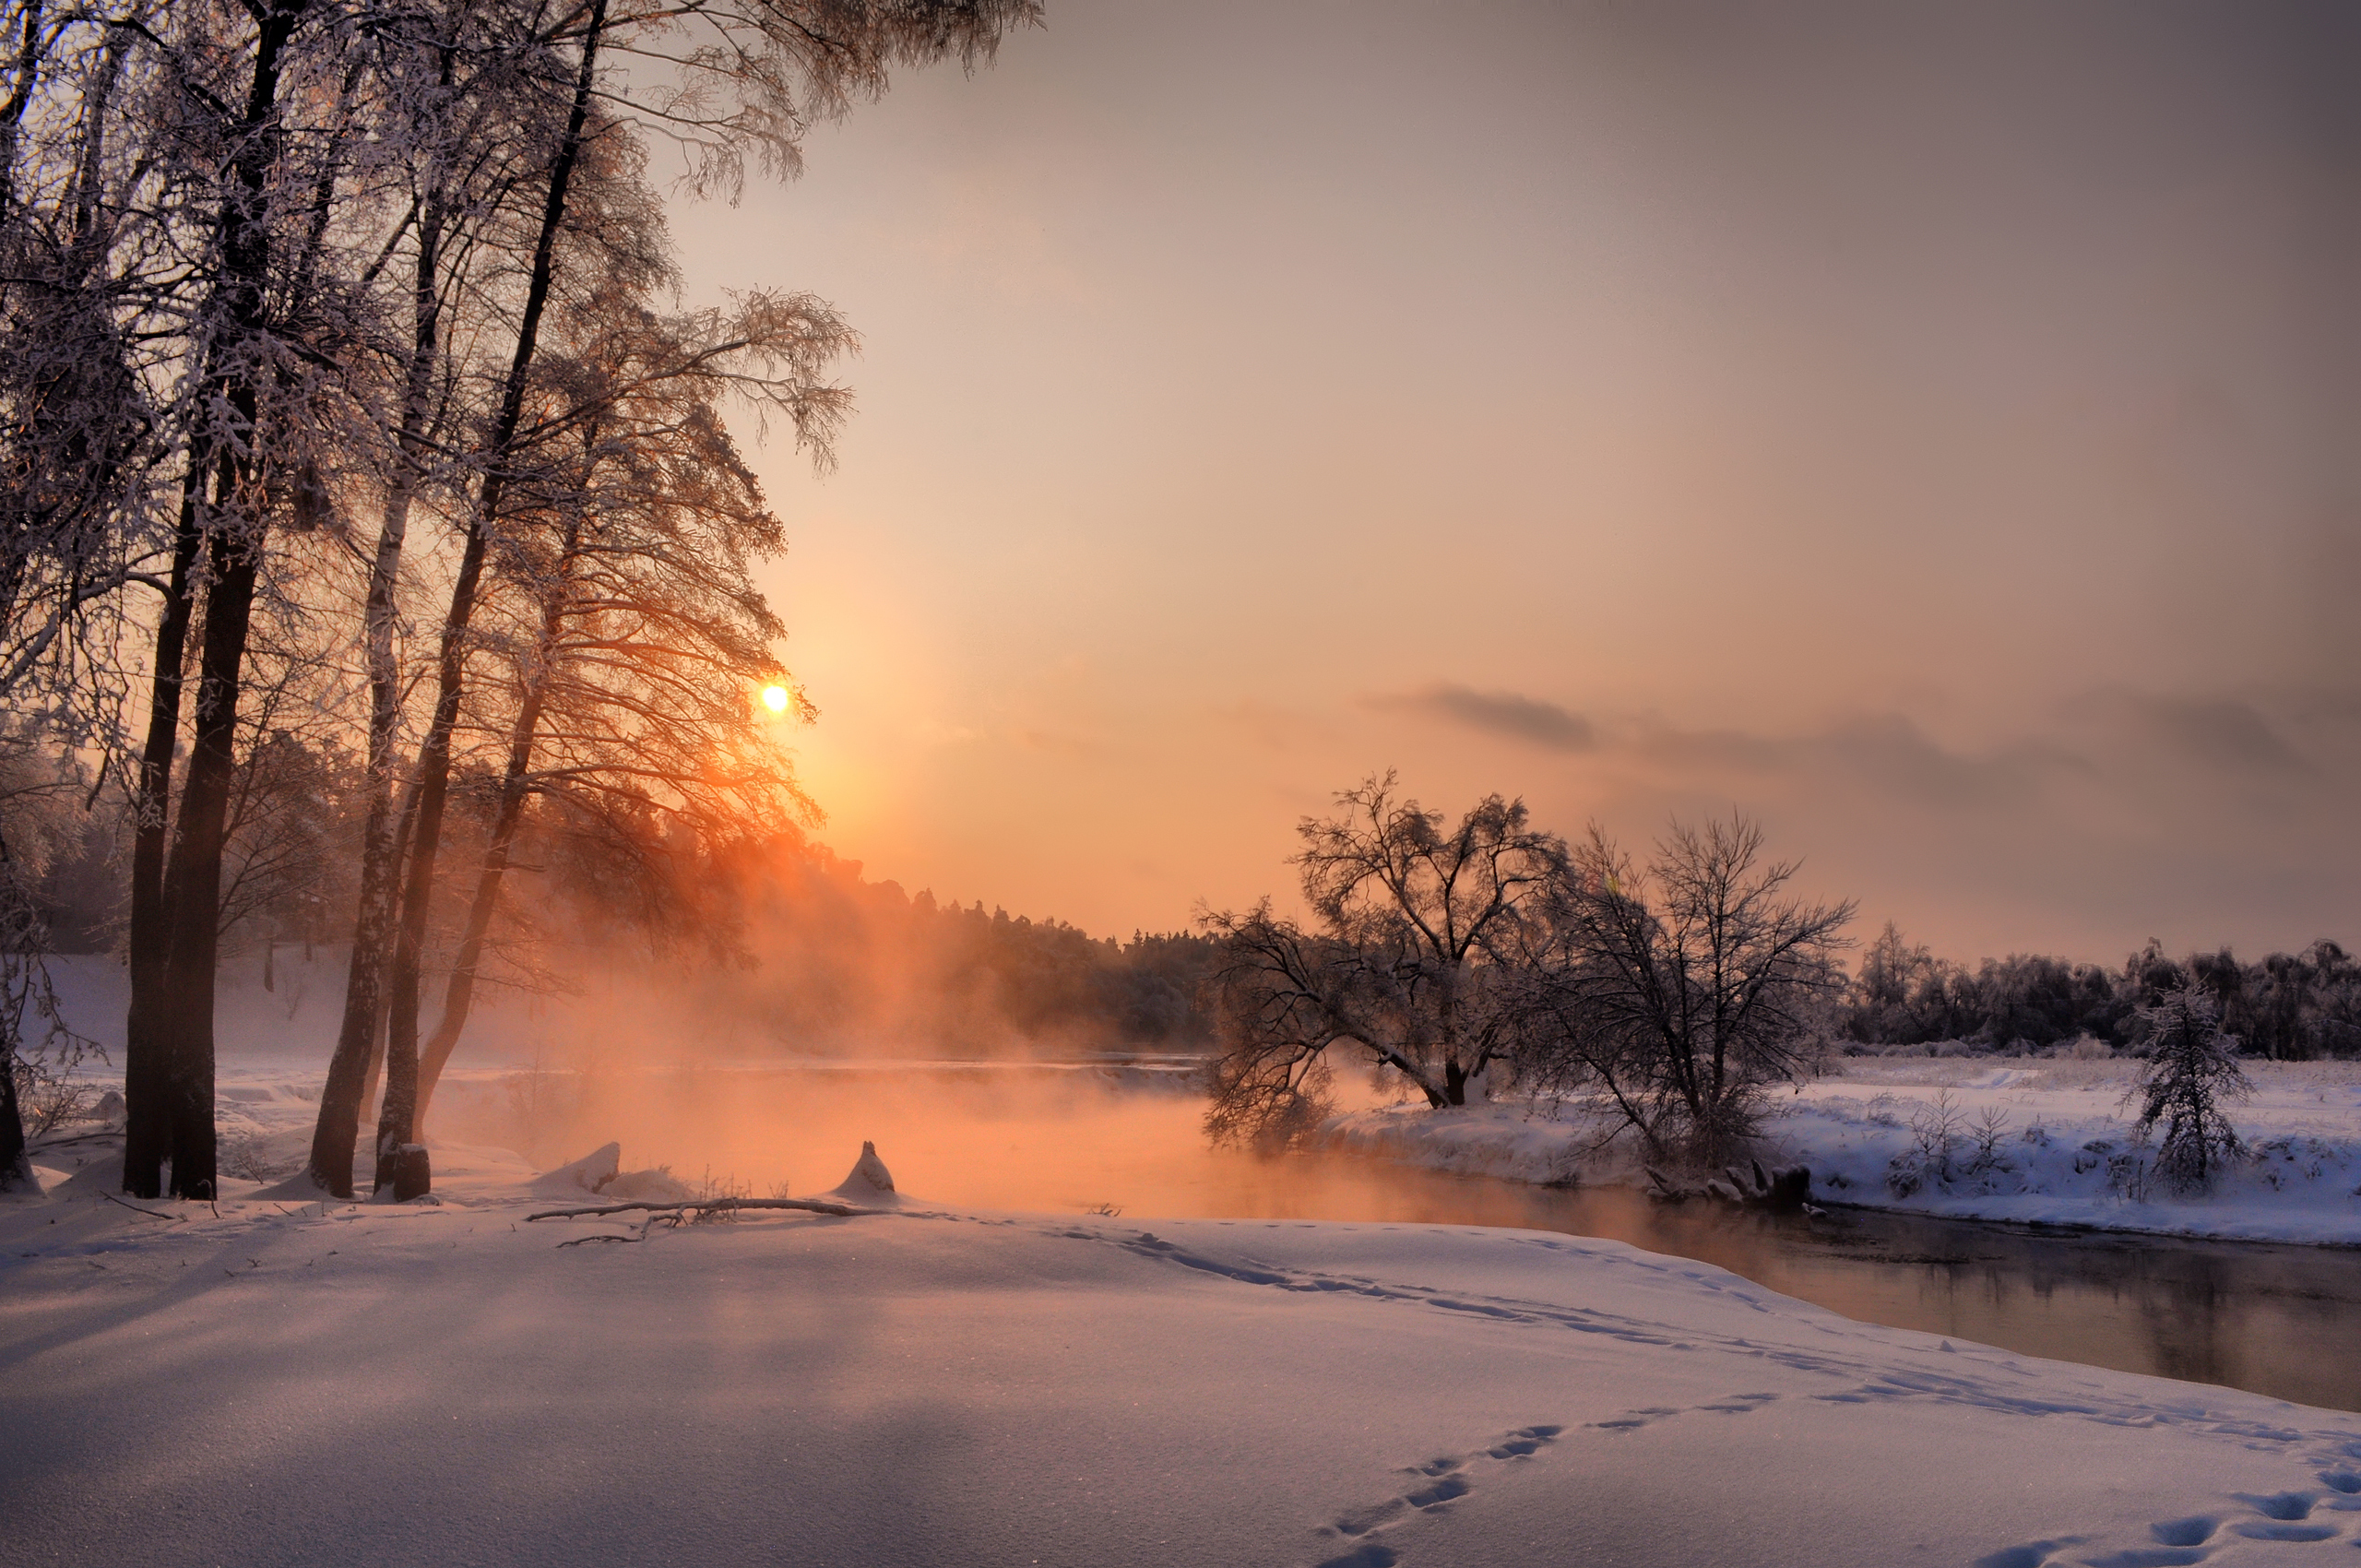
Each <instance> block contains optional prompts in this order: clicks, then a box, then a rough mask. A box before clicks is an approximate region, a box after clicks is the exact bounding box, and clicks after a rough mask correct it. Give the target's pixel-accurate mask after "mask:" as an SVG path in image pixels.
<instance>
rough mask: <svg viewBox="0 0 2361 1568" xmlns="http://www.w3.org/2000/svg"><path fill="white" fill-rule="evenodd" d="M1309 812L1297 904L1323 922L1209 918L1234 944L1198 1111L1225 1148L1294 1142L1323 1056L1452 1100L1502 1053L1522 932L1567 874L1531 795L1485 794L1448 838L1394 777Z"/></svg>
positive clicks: (1210, 926) (1267, 913)
mask: <svg viewBox="0 0 2361 1568" xmlns="http://www.w3.org/2000/svg"><path fill="white" fill-rule="evenodd" d="M1336 803H1337V804H1338V805H1339V806H1341V807H1343V808H1344V809H1343V811H1342V813H1341V814H1338V815H1336V816H1334V817H1306V818H1305V819H1304V820H1303V822H1302V823H1301V825H1300V826H1299V827H1298V828H1297V832H1298V833H1299V834H1300V835H1301V836H1302V837H1303V845H1304V847H1303V850H1302V852H1301V853H1300V854H1299V855H1297V856H1296V857H1295V863H1296V864H1297V865H1298V866H1299V867H1301V868H1302V873H1303V895H1304V900H1305V902H1306V903H1308V904H1310V905H1311V911H1312V916H1313V919H1314V921H1315V922H1316V924H1315V926H1314V928H1313V929H1312V930H1311V931H1306V930H1304V929H1303V928H1302V927H1300V926H1299V925H1298V924H1297V923H1296V922H1295V921H1290V920H1286V919H1284V918H1281V917H1279V916H1277V915H1275V914H1274V913H1273V912H1272V910H1271V907H1270V904H1269V902H1268V900H1265V901H1264V903H1262V904H1261V905H1258V906H1257V907H1256V908H1255V909H1252V910H1250V911H1248V912H1247V913H1245V914H1243V915H1239V914H1231V913H1228V912H1226V911H1225V912H1223V913H1219V914H1213V915H1208V916H1206V917H1205V918H1204V922H1203V923H1204V928H1205V930H1206V931H1207V932H1210V933H1211V934H1213V935H1215V936H1216V937H1218V938H1220V939H1221V941H1222V944H1223V960H1222V965H1221V968H1220V970H1219V971H1218V976H1217V980H1216V987H1217V992H1218V995H1219V1008H1218V1020H1219V1021H1218V1024H1217V1028H1218V1029H1219V1031H1220V1038H1221V1041H1222V1046H1223V1053H1222V1056H1221V1059H1220V1060H1219V1061H1218V1062H1217V1063H1216V1065H1215V1068H1214V1103H1213V1108H1212V1110H1211V1111H1208V1112H1207V1115H1206V1119H1205V1125H1206V1130H1207V1131H1208V1132H1210V1133H1211V1134H1213V1136H1214V1137H1215V1138H1216V1140H1224V1139H1234V1138H1244V1137H1253V1138H1258V1139H1260V1138H1271V1137H1285V1136H1287V1135H1288V1134H1291V1133H1292V1132H1294V1131H1295V1130H1298V1129H1299V1128H1300V1126H1301V1125H1302V1123H1303V1122H1304V1120H1305V1118H1306V1117H1307V1116H1309V1115H1310V1114H1311V1113H1312V1112H1313V1111H1316V1110H1317V1107H1318V1105H1319V1101H1320V1098H1321V1090H1322V1087H1323V1084H1324V1082H1325V1079H1326V1075H1327V1073H1328V1071H1329V1067H1328V1053H1329V1052H1330V1051H1332V1050H1335V1049H1341V1050H1343V1051H1345V1052H1346V1053H1347V1055H1348V1056H1352V1057H1356V1058H1358V1059H1359V1060H1360V1061H1362V1062H1364V1063H1369V1064H1370V1065H1372V1066H1374V1067H1376V1068H1377V1069H1378V1070H1379V1072H1380V1073H1381V1074H1386V1073H1392V1074H1398V1075H1401V1077H1403V1078H1405V1079H1406V1080H1408V1082H1409V1083H1410V1084H1411V1085H1412V1086H1413V1087H1416V1088H1417V1089H1418V1092H1419V1093H1420V1094H1422V1095H1424V1096H1425V1097H1426V1099H1427V1103H1428V1104H1429V1105H1430V1106H1434V1107H1437V1108H1441V1107H1443V1106H1453V1105H1464V1104H1465V1103H1466V1101H1467V1098H1468V1092H1469V1087H1470V1085H1471V1084H1474V1083H1477V1082H1480V1080H1481V1079H1482V1076H1483V1074H1484V1072H1485V1070H1486V1069H1487V1068H1488V1067H1489V1066H1490V1065H1491V1064H1492V1063H1494V1062H1496V1061H1499V1060H1501V1059H1502V1058H1504V1057H1505V1056H1507V1055H1508V1053H1509V1051H1510V1048H1511V1045H1512V1043H1513V1036H1512V1034H1511V1033H1510V1026H1511V1023H1512V1018H1511V1016H1510V1015H1509V1014H1508V1013H1507V1012H1506V1011H1504V1008H1503V1001H1504V998H1505V996H1506V995H1507V993H1508V988H1507V987H1506V986H1505V985H1504V983H1503V981H1504V980H1505V977H1506V973H1507V970H1508V968H1510V967H1511V966H1513V964H1514V963H1516V962H1517V961H1519V957H1520V956H1521V954H1522V952H1523V951H1524V949H1525V942H1524V941H1523V934H1524V933H1523V932H1521V930H1520V927H1521V925H1522V923H1523V921H1525V916H1526V911H1527V908H1528V906H1529V905H1530V904H1531V903H1532V901H1533V900H1534V899H1535V897H1536V895H1537V894H1539V893H1540V891H1541V890H1542V889H1543V888H1544V887H1546V886H1547V885H1548V884H1549V883H1550V882H1551V881H1552V879H1553V878H1555V877H1557V876H1558V875H1559V874H1560V872H1561V871H1562V868H1563V866H1564V864H1565V856H1566V846H1565V842H1564V840H1562V839H1560V837H1557V836H1556V835H1555V834H1551V833H1543V832H1540V831H1537V830H1536V829H1535V828H1534V827H1533V826H1531V825H1530V823H1529V822H1528V820H1527V818H1526V814H1525V802H1522V801H1503V800H1501V797H1499V796H1498V795H1488V796H1486V797H1485V798H1484V799H1483V800H1481V801H1479V802H1477V803H1476V805H1475V807H1474V809H1472V810H1470V811H1469V812H1468V813H1467V814H1466V815H1465V816H1464V817H1462V818H1461V819H1460V822H1459V825H1458V826H1456V827H1455V828H1450V829H1446V828H1445V826H1444V818H1443V815H1442V813H1441V812H1430V811H1428V810H1426V809H1425V808H1423V807H1422V806H1420V805H1419V804H1418V802H1416V801H1412V800H1406V799H1404V798H1402V797H1401V796H1400V795H1398V794H1397V793H1396V792H1395V790H1394V775H1393V774H1391V773H1388V774H1385V775H1383V776H1382V777H1381V778H1370V779H1368V780H1366V781H1364V782H1363V783H1362V784H1361V785H1360V787H1359V788H1358V789H1354V790H1346V791H1344V792H1343V793H1342V794H1340V795H1338V796H1337V797H1336Z"/></svg>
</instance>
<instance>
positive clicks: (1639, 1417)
mask: <svg viewBox="0 0 2361 1568" xmlns="http://www.w3.org/2000/svg"><path fill="white" fill-rule="evenodd" d="M1778 1397H1779V1396H1777V1395H1775V1394H1733V1395H1731V1396H1729V1397H1728V1398H1726V1399H1716V1400H1714V1401H1713V1402H1711V1403H1710V1404H1704V1405H1691V1406H1688V1407H1686V1408H1674V1407H1672V1406H1669V1405H1650V1406H1647V1407H1645V1408H1642V1409H1637V1410H1626V1411H1624V1412H1623V1413H1622V1414H1621V1415H1619V1416H1617V1417H1614V1418H1613V1419H1611V1420H1604V1421H1593V1422H1591V1423H1590V1424H1591V1425H1592V1426H1594V1427H1596V1428H1598V1429H1599V1430H1600V1431H1637V1430H1638V1429H1639V1428H1641V1427H1644V1426H1653V1425H1655V1423H1656V1422H1658V1421H1660V1420H1665V1419H1666V1418H1667V1417H1669V1416H1686V1415H1690V1414H1691V1413H1693V1412H1696V1411H1700V1410H1703V1411H1710V1412H1712V1413H1714V1414H1715V1415H1723V1416H1745V1415H1751V1414H1752V1413H1753V1412H1755V1411H1757V1410H1760V1409H1761V1408H1762V1407H1763V1406H1765V1405H1768V1404H1770V1403H1771V1401H1773V1400H1774V1399H1776V1398H1778Z"/></svg>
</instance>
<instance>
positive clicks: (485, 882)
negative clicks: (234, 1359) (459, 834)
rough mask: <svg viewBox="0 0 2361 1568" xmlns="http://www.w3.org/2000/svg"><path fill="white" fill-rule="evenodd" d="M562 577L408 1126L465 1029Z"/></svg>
mask: <svg viewBox="0 0 2361 1568" xmlns="http://www.w3.org/2000/svg"><path fill="white" fill-rule="evenodd" d="M578 539H579V529H578V526H577V527H576V529H575V531H573V532H571V533H570V534H569V536H568V538H567V541H566V543H567V549H566V556H567V558H568V559H569V560H570V559H571V557H572V555H573V552H574V548H575V544H576V542H577V541H578ZM565 581H566V576H565V574H564V571H563V570H561V573H560V576H559V579H558V583H559V586H558V587H557V588H556V589H555V590H554V591H553V592H552V595H551V597H550V599H549V601H548V603H547V604H546V606H545V607H544V609H543V611H542V615H541V640H540V648H539V650H538V653H539V656H540V663H539V668H538V671H537V673H536V675H535V678H534V681H533V683H532V685H531V687H530V688H529V689H528V692H527V693H526V695H525V701H524V703H523V705H522V706H521V707H518V708H517V710H516V725H515V726H514V728H513V729H512V730H511V731H510V732H509V738H508V766H507V768H506V770H505V772H504V773H503V774H502V776H501V780H500V807H499V811H498V813H497V814H496V815H495V816H494V818H493V821H492V842H491V844H490V845H488V846H487V847H486V848H485V849H484V852H483V869H482V870H481V871H480V872H479V873H477V875H476V893H475V897H474V899H473V900H472V901H471V902H470V903H469V906H468V924H467V929H466V930H465V931H463V932H461V933H460V935H459V951H458V954H457V956H456V957H455V958H454V959H453V961H452V964H451V980H450V983H449V984H448V985H446V986H445V988H444V992H443V1016H442V1017H441V1019H439V1020H438V1021H437V1022H436V1024H435V1026H434V1033H433V1037H432V1038H430V1039H428V1040H427V1042H426V1045H425V1047H424V1048H423V1049H422V1050H421V1051H420V1052H419V1063H418V1106H417V1111H416V1120H415V1123H414V1125H416V1126H418V1127H421V1128H422V1127H424V1126H425V1124H426V1108H427V1106H428V1104H429V1103H431V1102H432V1101H433V1099H434V1086H435V1085H436V1084H437V1083H439V1082H440V1081H441V1080H442V1077H443V1068H444V1064H445V1063H447V1062H449V1061H450V1060H451V1052H452V1051H455V1050H457V1048H458V1044H459V1035H460V1032H461V1031H462V1030H464V1029H465V1028H467V1027H468V1012H469V1008H471V1007H472V1006H473V1005H474V1004H475V994H476V970H477V969H478V968H479V967H481V964H482V963H483V944H484V938H485V936H486V934H487V933H489V932H491V930H492V910H493V909H495V908H496V907H497V906H498V904H499V901H500V884H501V879H502V878H503V877H504V876H505V875H506V874H507V872H508V854H509V851H510V849H513V848H514V847H515V845H516V827H517V825H518V824H519V823H520V822H522V821H523V820H524V816H525V796H526V793H527V790H526V778H525V773H526V769H527V768H528V767H529V766H531V765H532V758H533V740H534V736H535V734H536V733H537V732H538V731H539V730H540V722H541V707H542V705H543V703H544V702H545V701H546V700H547V697H548V694H549V681H550V674H551V669H550V655H551V652H552V648H553V647H554V645H555V644H556V641H557V634H558V629H559V627H560V625H561V624H562V623H563V620H564V614H565V586H564V585H565Z"/></svg>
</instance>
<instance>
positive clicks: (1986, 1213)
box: [1316, 1106, 2361, 1252]
mask: <svg viewBox="0 0 2361 1568" xmlns="http://www.w3.org/2000/svg"><path fill="white" fill-rule="evenodd" d="M1487 1109H1489V1110H1491V1111H1493V1112H1494V1114H1493V1116H1492V1117H1491V1118H1489V1119H1487V1120H1485V1121H1483V1122H1477V1123H1470V1122H1469V1121H1466V1120H1461V1121H1458V1122H1457V1123H1439V1122H1431V1121H1430V1122H1426V1123H1423V1124H1421V1123H1418V1122H1414V1121H1412V1120H1411V1119H1412V1118H1413V1117H1416V1118H1434V1117H1437V1116H1438V1115H1439V1114H1440V1113H1438V1112H1436V1111H1428V1110H1425V1109H1423V1108H1418V1109H1411V1108H1400V1107H1397V1108H1389V1109H1386V1110H1379V1111H1352V1112H1347V1113H1344V1114H1341V1115H1337V1116H1332V1117H1330V1118H1329V1119H1328V1120H1327V1121H1326V1122H1325V1123H1323V1124H1322V1126H1321V1129H1320V1131H1319V1133H1318V1134H1317V1135H1316V1136H1317V1145H1318V1146H1319V1147H1322V1148H1324V1149H1332V1150H1335V1151H1337V1152H1341V1153H1347V1154H1356V1155H1361V1156H1366V1157H1370V1158H1379V1159H1387V1160H1392V1161H1394V1162H1396V1163H1399V1164H1403V1165H1407V1166H1413V1167H1416V1168H1418V1169H1421V1170H1436V1171H1440V1172H1442V1173H1443V1174H1446V1175H1461V1176H1487V1177H1491V1178H1494V1179H1496V1180H1500V1181H1508V1182H1520V1183H1522V1184H1524V1185H1526V1186H1531V1187H1537V1188H1545V1189H1546V1188H1552V1187H1556V1188H1566V1187H1574V1186H1618V1187H1624V1188H1628V1189H1630V1190H1632V1191H1635V1192H1639V1193H1642V1194H1650V1195H1653V1194H1652V1192H1651V1184H1650V1183H1649V1182H1648V1181H1647V1180H1646V1178H1645V1176H1644V1174H1643V1170H1642V1169H1641V1166H1640V1164H1639V1162H1638V1161H1637V1159H1636V1158H1633V1157H1632V1156H1631V1155H1630V1154H1629V1153H1628V1152H1626V1151H1623V1150H1621V1149H1619V1148H1618V1149H1615V1150H1613V1151H1612V1152H1609V1153H1607V1154H1605V1155H1604V1156H1602V1155H1601V1154H1600V1153H1598V1152H1596V1151H1594V1152H1593V1153H1592V1155H1590V1156H1589V1157H1588V1158H1579V1159H1577V1158H1569V1156H1570V1154H1571V1152H1572V1150H1571V1146H1572V1142H1573V1139H1572V1136H1570V1135H1560V1136H1559V1137H1555V1138H1551V1137H1548V1136H1546V1135H1536V1131H1537V1129H1539V1128H1542V1127H1550V1128H1563V1127H1564V1123H1541V1122H1537V1121H1536V1120H1535V1119H1534V1118H1533V1117H1532V1116H1531V1115H1530V1113H1529V1112H1526V1113H1524V1114H1520V1115H1519V1116H1518V1117H1517V1118H1516V1119H1515V1120H1514V1121H1513V1122H1512V1121H1510V1120H1509V1119H1508V1118H1507V1117H1505V1116H1502V1115H1501V1111H1506V1110H1507V1109H1508V1108H1507V1107H1505V1106H1496V1107H1490V1108H1487ZM1459 1114H1460V1115H1461V1116H1462V1117H1463V1118H1464V1117H1465V1116H1466V1115H1467V1114H1468V1113H1467V1112H1461V1113H1459ZM1414 1129H1415V1131H1414ZM1510 1129H1515V1130H1516V1131H1517V1135H1515V1136H1513V1138H1512V1139H1503V1138H1501V1137H1500V1136H1498V1135H1497V1134H1498V1132H1499V1131H1501V1130H1510ZM1569 1131H1571V1130H1569ZM1486 1132H1493V1133H1494V1134H1495V1135H1493V1136H1490V1137H1487V1136H1485V1135H1483V1134H1485V1133H1486ZM1452 1134H1457V1135H1452ZM1814 1152H1815V1151H1814V1150H1812V1149H1811V1148H1810V1147H1809V1146H1793V1145H1788V1144H1784V1143H1781V1142H1780V1141H1778V1140H1776V1139H1773V1140H1768V1141H1766V1143H1765V1146H1764V1148H1763V1150H1762V1159H1763V1162H1764V1163H1765V1164H1766V1165H1769V1164H1773V1163H1777V1164H1783V1165H1785V1164H1801V1165H1805V1166H1807V1167H1809V1168H1810V1169H1811V1170H1812V1172H1813V1177H1812V1186H1811V1190H1810V1197H1809V1201H1810V1202H1811V1203H1812V1204H1813V1205H1814V1206H1817V1207H1821V1208H1828V1209H1845V1210H1850V1211H1855V1212H1858V1213H1865V1214H1889V1215H1897V1216H1905V1217H1912V1218H1922V1219H1941V1220H1956V1221H1960V1222H1962V1223H1966V1224H1975V1225H1989V1226H1996V1227H2000V1228H2004V1229H2018V1230H2023V1231H2026V1232H2029V1233H2030V1232H2036V1231H2039V1232H2047V1233H2052V1234H2066V1235H2075V1234H2082V1235H2121V1236H2144V1237H2153V1238H2155V1239H2157V1240H2170V1241H2207V1242H2227V1243H2236V1244H2237V1245H2241V1246H2272V1247H2312V1248H2325V1249H2329V1250H2332V1251H2342V1252H2361V1217H2353V1218H2347V1219H2346V1220H2345V1223H2344V1225H2343V1226H2341V1227H2339V1229H2338V1230H2337V1231H2332V1232H2328V1233H2322V1232H2321V1231H2320V1230H2319V1229H2317V1226H2318V1218H2319V1217H2317V1216H2314V1215H2301V1214H2299V1215H2293V1216H2289V1217H2288V1218H2287V1221H2286V1223H2285V1225H2284V1228H2273V1227H2270V1226H2262V1225H2256V1224H2253V1223H2248V1224H2243V1225H2242V1224H2239V1223H2237V1222H2236V1221H2232V1222H2229V1223H2221V1222H2218V1221H2217V1222H2215V1223H2211V1224H2207V1223H2201V1222H2192V1223H2186V1224H2154V1223H2151V1224H2142V1223H2139V1222H2137V1221H2135V1220H2130V1218H2128V1217H2127V1218H2121V1219H2118V1218H2113V1217H2111V1216H2106V1213H2105V1207H2103V1206H2102V1205H2101V1203H2099V1202H2097V1201H2094V1200H2092V1199H2088V1198H2075V1197H2071V1196H2066V1195H2060V1194H1995V1195H1996V1196H2000V1197H2002V1198H2003V1199H2004V1201H2006V1200H2016V1201H2020V1202H2022V1201H2023V1200H2026V1199H2032V1200H2035V1201H2037V1202H2039V1203H2041V1204H2042V1205H2043V1206H2045V1207H2048V1206H2056V1207H2060V1208H2069V1209H2079V1210H2081V1211H2082V1212H2080V1213H2074V1214H2064V1215H2060V1214H2039V1215H2034V1214H2022V1213H2019V1214H2011V1213H2005V1212H1995V1211H1994V1210H1993V1208H1992V1206H1990V1205H1989V1204H1987V1203H1979V1202H1978V1201H1977V1200H1976V1199H1975V1198H1972V1197H1968V1198H1961V1197H1948V1198H1947V1199H1946V1201H1945V1202H1943V1203H1942V1204H1941V1205H1940V1206H1936V1205H1931V1204H1924V1203H1909V1202H1884V1203H1880V1202H1876V1201H1867V1200H1865V1199H1863V1198H1862V1197H1859V1196H1851V1195H1848V1196H1845V1197H1838V1196H1836V1195H1834V1194H1832V1193H1831V1192H1829V1191H1828V1189H1827V1187H1826V1185H1825V1184H1824V1183H1823V1182H1822V1181H1821V1175H1822V1167H1821V1163H1820V1162H1817V1161H1815V1160H1814V1159H1813V1158H1812V1156H1813V1153H1814ZM1544 1171H1546V1172H1547V1174H1544V1173H1543V1172H1544ZM2354 1195H2355V1196H2356V1197H2361V1194H2354ZM1691 1201H1697V1202H1711V1201H1713V1200H1711V1199H1709V1198H1701V1199H1695V1200H1691ZM2120 1203H2121V1200H2119V1199H2117V1200H2110V1201H2109V1206H2119V1205H2120ZM2152 1207H2153V1206H2152ZM2093 1211H2097V1212H2095V1213H2094V1212H2093Z"/></svg>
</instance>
